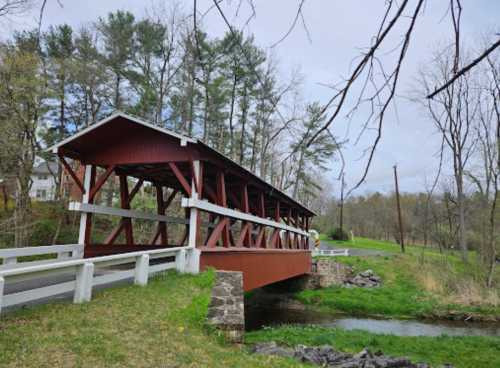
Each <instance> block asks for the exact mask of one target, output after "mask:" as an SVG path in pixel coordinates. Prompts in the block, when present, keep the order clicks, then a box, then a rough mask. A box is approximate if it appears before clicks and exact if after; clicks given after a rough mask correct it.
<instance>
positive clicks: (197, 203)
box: [182, 198, 309, 237]
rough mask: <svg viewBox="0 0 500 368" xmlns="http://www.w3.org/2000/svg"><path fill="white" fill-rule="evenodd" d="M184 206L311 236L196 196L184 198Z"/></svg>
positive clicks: (297, 229)
mask: <svg viewBox="0 0 500 368" xmlns="http://www.w3.org/2000/svg"><path fill="white" fill-rule="evenodd" d="M182 207H189V208H198V209H199V210H202V211H206V212H212V213H217V214H219V215H222V216H227V217H232V218H235V219H238V220H243V221H250V222H253V223H256V224H261V225H265V226H271V227H274V228H277V229H282V230H285V231H290V232H293V233H296V234H299V235H303V236H306V237H309V233H307V232H306V231H303V230H301V229H299V228H296V227H293V226H289V225H286V224H282V223H281V222H277V221H273V220H268V219H265V218H262V217H259V216H254V215H251V214H249V213H244V212H240V211H236V210H233V209H231V208H226V207H222V206H218V205H216V204H213V203H210V202H207V201H203V200H199V199H196V198H182Z"/></svg>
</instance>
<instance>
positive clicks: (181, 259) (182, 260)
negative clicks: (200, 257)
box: [175, 249, 186, 273]
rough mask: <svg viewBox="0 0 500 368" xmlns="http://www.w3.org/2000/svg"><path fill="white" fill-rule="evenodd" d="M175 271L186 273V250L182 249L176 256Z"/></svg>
mask: <svg viewBox="0 0 500 368" xmlns="http://www.w3.org/2000/svg"><path fill="white" fill-rule="evenodd" d="M175 269H176V270H177V272H180V273H184V272H186V250H185V249H181V250H179V251H178V252H177V254H176V256H175Z"/></svg>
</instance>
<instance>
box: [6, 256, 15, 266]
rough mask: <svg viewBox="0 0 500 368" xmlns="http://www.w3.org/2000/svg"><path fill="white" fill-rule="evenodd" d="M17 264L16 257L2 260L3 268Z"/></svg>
mask: <svg viewBox="0 0 500 368" xmlns="http://www.w3.org/2000/svg"><path fill="white" fill-rule="evenodd" d="M16 263H17V257H7V258H4V259H3V266H7V265H13V264H16Z"/></svg>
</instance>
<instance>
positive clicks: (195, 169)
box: [188, 160, 200, 248]
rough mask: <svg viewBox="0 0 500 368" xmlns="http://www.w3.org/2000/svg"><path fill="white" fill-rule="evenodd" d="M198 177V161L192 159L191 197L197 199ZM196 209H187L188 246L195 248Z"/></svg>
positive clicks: (196, 232)
mask: <svg viewBox="0 0 500 368" xmlns="http://www.w3.org/2000/svg"><path fill="white" fill-rule="evenodd" d="M199 177H200V161H198V160H195V161H193V178H192V179H191V198H193V199H198V198H199V196H198V191H197V190H196V188H197V187H198V185H197V184H196V182H195V181H196V180H198V178H199ZM198 220H199V216H198V209H197V208H191V209H190V210H189V238H188V246H189V247H190V248H196V240H197V237H198V232H199V231H198V230H199V228H198V223H199V221H198Z"/></svg>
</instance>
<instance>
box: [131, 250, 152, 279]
mask: <svg viewBox="0 0 500 368" xmlns="http://www.w3.org/2000/svg"><path fill="white" fill-rule="evenodd" d="M148 276H149V254H143V255H141V256H139V257H137V260H136V261H135V278H134V284H136V285H141V286H146V285H147V284H148Z"/></svg>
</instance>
